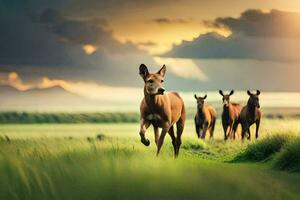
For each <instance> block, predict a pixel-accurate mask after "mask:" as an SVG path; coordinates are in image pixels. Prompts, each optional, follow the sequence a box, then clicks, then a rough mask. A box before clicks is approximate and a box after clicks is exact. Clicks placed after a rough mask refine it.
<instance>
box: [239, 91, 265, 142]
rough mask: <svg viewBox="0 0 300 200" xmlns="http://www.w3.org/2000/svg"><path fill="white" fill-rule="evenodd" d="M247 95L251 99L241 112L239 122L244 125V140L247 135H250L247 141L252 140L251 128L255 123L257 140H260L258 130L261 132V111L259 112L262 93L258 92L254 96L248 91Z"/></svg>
mask: <svg viewBox="0 0 300 200" xmlns="http://www.w3.org/2000/svg"><path fill="white" fill-rule="evenodd" d="M247 94H248V95H249V96H250V97H249V100H248V102H247V105H246V106H244V107H243V109H242V111H241V114H240V117H239V122H240V123H241V125H242V139H244V137H245V135H246V133H248V134H247V139H248V140H250V138H251V134H250V126H251V125H252V124H254V123H255V124H256V133H255V138H258V130H259V125H260V120H261V111H260V110H259V108H260V104H259V95H260V91H259V90H256V94H252V93H251V92H250V91H249V90H247Z"/></svg>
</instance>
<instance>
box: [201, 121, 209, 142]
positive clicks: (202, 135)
mask: <svg viewBox="0 0 300 200" xmlns="http://www.w3.org/2000/svg"><path fill="white" fill-rule="evenodd" d="M207 129H208V122H204V123H203V129H202V134H201V138H202V139H205V136H206V132H207Z"/></svg>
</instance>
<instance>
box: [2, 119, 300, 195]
mask: <svg viewBox="0 0 300 200" xmlns="http://www.w3.org/2000/svg"><path fill="white" fill-rule="evenodd" d="M299 122H300V121H299V120H298V119H266V120H264V121H263V123H262V126H261V134H260V139H259V140H258V141H255V140H252V141H250V142H247V141H245V142H241V141H239V140H237V141H228V142H224V141H223V140H222V138H223V133H222V131H221V127H220V121H219V122H217V127H216V132H215V139H214V140H208V139H207V140H206V141H205V142H203V141H200V140H198V139H196V137H195V133H194V127H193V123H192V121H188V122H187V126H186V129H185V131H184V135H183V144H182V148H181V152H180V156H179V158H178V159H176V160H174V159H173V152H172V145H171V142H170V139H169V137H167V138H166V141H165V144H164V146H163V149H162V154H161V155H160V156H159V157H156V156H155V145H154V142H153V132H152V130H151V129H149V130H148V134H147V135H148V136H149V138H150V140H151V142H152V143H151V145H150V147H145V146H143V145H142V144H141V143H140V142H139V137H138V128H139V126H138V124H135V123H132V124H67V125H66V124H38V125H36V124H33V125H15V124H6V125H5V124H4V125H1V126H0V137H1V139H0V175H1V178H0V199H251V200H252V199H275V200H276V199H299V198H300V173H298V172H299V171H300V168H299V167H300V164H299V163H300V158H299V155H300V151H299V147H300V139H299V133H300V123H299ZM252 132H253V131H252ZM98 134H103V135H105V137H104V138H101V140H99V139H97V138H96V136H97V135H98ZM277 134H280V135H277ZM252 135H254V134H252Z"/></svg>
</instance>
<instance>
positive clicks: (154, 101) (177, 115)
mask: <svg viewBox="0 0 300 200" xmlns="http://www.w3.org/2000/svg"><path fill="white" fill-rule="evenodd" d="M165 71H166V67H165V66H163V67H162V68H161V69H160V70H159V71H158V72H157V73H149V72H148V69H147V67H146V66H145V65H143V64H142V65H141V66H140V75H141V76H142V78H143V80H144V82H145V86H144V98H143V100H142V102H141V105H140V113H141V127H140V137H141V142H142V143H143V144H144V145H146V146H149V145H150V141H149V140H148V139H147V138H146V137H145V132H146V130H147V128H148V127H149V126H150V125H153V127H154V136H155V143H156V145H157V153H156V154H157V155H158V154H159V152H160V149H161V147H162V145H163V142H164V138H165V135H166V133H169V135H170V136H171V139H172V144H173V147H174V155H175V157H177V156H178V154H179V148H180V145H181V134H182V132H183V129H184V123H185V119H186V117H185V108H184V103H183V100H182V99H181V97H180V96H179V94H178V93H176V92H169V93H166V94H164V93H163V92H164V89H163V87H162V82H163V77H164V75H165ZM175 124H176V128H177V134H176V136H175V133H174V125H175ZM159 128H162V131H161V134H160V135H159V130H158V129H159Z"/></svg>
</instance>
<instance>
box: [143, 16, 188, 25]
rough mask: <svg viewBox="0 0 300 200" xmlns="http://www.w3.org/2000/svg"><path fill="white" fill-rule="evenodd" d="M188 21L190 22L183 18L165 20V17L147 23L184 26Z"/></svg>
mask: <svg viewBox="0 0 300 200" xmlns="http://www.w3.org/2000/svg"><path fill="white" fill-rule="evenodd" d="M189 21H190V20H188V19H184V18H176V19H171V18H165V17H161V18H155V19H151V20H148V22H154V23H157V24H186V23H188V22H189Z"/></svg>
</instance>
